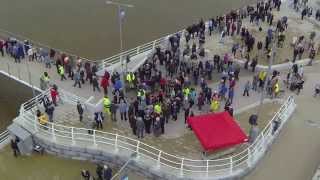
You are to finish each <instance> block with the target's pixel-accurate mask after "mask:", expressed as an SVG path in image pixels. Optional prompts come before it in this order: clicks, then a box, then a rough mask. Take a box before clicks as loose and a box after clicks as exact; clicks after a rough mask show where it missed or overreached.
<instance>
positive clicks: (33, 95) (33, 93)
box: [27, 63, 36, 97]
mask: <svg viewBox="0 0 320 180" xmlns="http://www.w3.org/2000/svg"><path fill="white" fill-rule="evenodd" d="M27 70H28V77H29V84H30V85H31V89H32V97H35V95H36V93H35V91H34V86H33V84H32V80H31V72H30V68H29V64H28V63H27Z"/></svg>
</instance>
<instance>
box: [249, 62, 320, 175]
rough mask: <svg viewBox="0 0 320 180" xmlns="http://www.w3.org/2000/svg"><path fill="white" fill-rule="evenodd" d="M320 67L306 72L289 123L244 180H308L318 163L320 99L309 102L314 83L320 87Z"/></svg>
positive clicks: (319, 161) (307, 69) (308, 69)
mask: <svg viewBox="0 0 320 180" xmlns="http://www.w3.org/2000/svg"><path fill="white" fill-rule="evenodd" d="M319 68H320V65H316V66H314V67H312V68H306V69H305V70H306V71H305V76H306V79H307V81H306V84H305V88H304V90H303V91H302V93H301V95H300V96H297V97H295V99H296V102H297V104H298V107H297V110H296V112H295V113H294V114H293V118H292V120H290V121H288V123H287V125H286V126H285V127H284V128H283V130H282V132H281V134H280V136H279V138H278V139H277V140H276V141H275V143H274V144H273V145H272V147H271V150H270V151H269V152H268V154H267V155H266V156H265V157H264V158H263V159H262V161H261V163H260V164H258V166H257V167H256V169H255V170H254V171H253V172H252V173H251V174H250V175H249V176H247V177H246V178H244V179H246V180H265V179H283V180H289V179H290V180H308V179H312V176H313V174H314V172H315V170H316V168H317V166H318V164H319V163H320V156H319V152H320V141H319V138H320V129H319V127H320V126H319V125H320V119H319V114H318V111H319V109H320V97H318V98H313V97H312V94H313V90H314V89H313V88H314V85H315V83H320V79H319V77H320V72H319Z"/></svg>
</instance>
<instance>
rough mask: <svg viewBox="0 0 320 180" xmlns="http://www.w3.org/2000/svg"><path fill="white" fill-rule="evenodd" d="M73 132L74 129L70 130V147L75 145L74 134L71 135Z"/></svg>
mask: <svg viewBox="0 0 320 180" xmlns="http://www.w3.org/2000/svg"><path fill="white" fill-rule="evenodd" d="M73 131H74V127H72V128H71V139H72V145H75V144H76V143H75V141H74V134H73Z"/></svg>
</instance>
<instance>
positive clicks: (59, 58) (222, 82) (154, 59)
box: [0, 0, 319, 138]
mask: <svg viewBox="0 0 320 180" xmlns="http://www.w3.org/2000/svg"><path fill="white" fill-rule="evenodd" d="M294 1H296V0H294ZM297 6H298V5H297ZM295 7H296V6H295ZM305 7H306V6H305ZM280 10H281V1H280V0H268V1H261V2H258V3H257V4H256V6H246V7H245V8H241V9H239V10H232V11H230V12H229V13H227V14H225V15H223V16H218V17H216V18H211V19H210V20H209V21H208V23H207V24H206V23H205V22H204V21H203V20H200V21H199V23H196V24H193V25H191V26H189V27H187V28H186V31H185V33H184V34H181V33H177V34H174V35H172V36H171V37H170V38H169V41H168V46H167V47H165V48H164V47H157V48H156V49H155V51H154V53H153V54H152V56H151V57H150V58H149V59H148V60H147V61H146V62H145V63H144V64H143V65H142V66H141V67H140V68H139V69H138V70H137V71H134V72H127V73H126V74H124V75H122V74H121V73H119V72H116V71H115V72H108V71H105V73H104V75H103V76H101V77H98V75H97V72H98V67H97V64H95V63H90V62H89V61H84V60H81V58H77V57H76V58H75V57H73V56H68V55H67V54H65V53H60V52H56V51H55V50H54V49H50V50H47V49H45V48H35V47H33V46H32V45H31V44H30V43H29V42H28V41H25V42H19V41H17V40H16V39H14V38H9V39H7V40H5V41H0V49H1V53H2V55H4V52H6V54H8V55H10V56H12V57H13V58H14V59H15V62H17V63H19V62H21V60H22V59H24V60H28V61H39V62H43V63H44V64H45V67H46V68H52V67H51V66H52V64H54V65H55V66H56V71H57V73H58V74H59V76H60V78H61V79H60V80H61V81H65V80H72V81H74V83H73V86H74V87H78V88H81V87H82V85H83V84H85V83H89V84H91V86H92V90H93V91H98V92H100V91H101V89H102V90H103V91H102V92H101V93H104V95H105V96H104V99H103V105H104V112H96V113H95V114H94V120H95V121H94V122H95V126H94V127H96V128H98V129H103V123H102V122H103V121H104V119H106V118H109V119H110V120H111V121H114V122H116V121H118V120H119V118H120V120H121V121H124V122H125V121H128V122H129V125H130V127H131V129H132V133H133V134H134V135H136V136H137V137H138V138H143V137H144V136H145V133H146V134H151V133H153V134H154V136H156V137H158V136H160V135H161V134H164V133H165V127H166V124H167V123H168V122H169V121H177V120H179V119H184V122H185V124H186V127H188V124H187V119H188V117H190V116H194V115H195V113H197V112H198V111H200V113H201V112H208V110H209V111H211V112H218V111H220V110H225V111H228V112H229V113H230V115H233V111H234V110H233V107H234V105H233V104H234V96H235V93H237V92H235V87H236V86H237V84H238V81H239V78H240V71H241V70H242V68H244V69H249V68H251V69H250V70H251V71H252V72H253V73H254V75H253V78H252V80H250V81H246V83H245V84H244V86H243V93H239V94H242V95H243V96H246V97H250V94H252V93H256V92H261V91H262V90H264V89H265V90H266V91H267V94H268V95H270V97H278V96H279V94H280V93H281V92H282V88H281V87H280V85H281V84H280V80H281V78H280V72H278V71H273V72H270V77H268V72H267V71H263V70H259V71H258V72H257V70H256V66H257V65H258V64H259V60H260V59H261V57H263V56H265V57H266V58H272V48H273V47H272V42H274V41H275V42H277V43H276V46H277V47H278V48H281V47H283V43H284V41H285V39H286V38H285V36H286V30H287V28H288V17H286V16H284V17H282V18H280V19H277V20H276V19H275V16H274V11H280ZM309 14H310V13H309ZM317 14H318V15H317ZM318 16H319V13H318V11H317V13H316V19H319V17H318ZM245 19H248V20H249V23H250V24H249V25H250V26H256V27H257V28H258V29H259V31H261V32H262V31H263V29H262V28H261V25H262V24H265V25H267V26H268V27H269V28H268V29H267V30H266V33H265V40H264V41H263V42H262V41H258V40H256V37H255V36H254V35H253V33H252V32H250V29H249V28H248V27H246V25H245V24H244V23H243V21H244V20H245ZM302 19H303V17H302ZM217 34H218V35H220V43H224V40H225V38H226V37H228V36H238V37H240V38H241V43H235V44H234V45H233V46H232V48H231V53H226V54H215V55H213V57H209V56H208V55H207V53H206V51H205V48H204V44H205V43H206V38H207V37H208V36H214V35H217ZM315 36H316V35H315V34H311V35H310V37H309V38H306V37H304V36H301V37H297V38H296V39H294V41H293V42H292V46H293V47H294V48H293V49H294V50H293V57H292V59H290V60H291V61H292V63H293V64H294V65H293V66H292V70H291V71H290V72H289V73H288V75H287V79H286V81H285V82H286V83H287V84H288V87H290V89H291V90H297V92H298V93H299V92H300V90H301V89H302V87H303V83H304V80H303V67H300V66H298V65H296V64H295V62H296V60H297V59H301V58H302V55H303V54H304V53H305V52H309V58H310V59H311V60H310V65H311V64H312V60H313V59H314V57H315V55H316V53H318V52H319V51H318V52H317V50H316V47H315ZM306 44H307V46H306ZM255 49H256V50H257V54H255V55H254V56H253V57H250V56H252V54H253V53H252V51H253V50H255ZM238 54H240V56H241V58H244V59H245V60H246V61H245V64H244V66H243V67H241V65H239V64H238V63H236V62H235V57H236V56H238ZM26 57H27V58H26ZM301 71H302V72H301ZM213 79H218V82H219V83H218V86H217V87H213V86H212V84H210V83H211V82H212V81H213ZM40 87H41V89H42V90H46V89H50V94H51V99H52V101H50V100H44V105H45V112H46V113H47V115H48V120H45V121H44V120H42V123H43V124H46V122H48V121H50V122H52V121H53V113H54V109H55V106H57V104H58V103H57V99H58V98H59V92H58V87H57V86H56V85H54V86H52V84H51V80H50V76H49V74H48V72H44V73H43V74H42V75H41V76H40ZM132 94H135V95H133V96H132ZM59 99H60V98H59ZM207 107H209V109H207ZM77 112H78V113H79V119H80V121H82V119H83V113H84V109H83V107H82V105H81V104H80V102H79V103H78V105H77ZM118 114H120V116H119V115H118ZM41 115H42V114H41V112H40V113H39V116H38V117H39V119H41V118H40V117H41ZM39 121H40V120H39Z"/></svg>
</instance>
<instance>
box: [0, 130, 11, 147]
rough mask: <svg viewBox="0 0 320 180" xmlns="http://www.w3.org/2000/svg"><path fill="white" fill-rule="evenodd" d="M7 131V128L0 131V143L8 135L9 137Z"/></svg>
mask: <svg viewBox="0 0 320 180" xmlns="http://www.w3.org/2000/svg"><path fill="white" fill-rule="evenodd" d="M9 135H10V134H9V131H8V130H5V131H3V132H2V133H0V144H1V143H2V142H4V141H5V140H7V139H8V137H9Z"/></svg>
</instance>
